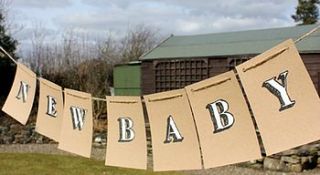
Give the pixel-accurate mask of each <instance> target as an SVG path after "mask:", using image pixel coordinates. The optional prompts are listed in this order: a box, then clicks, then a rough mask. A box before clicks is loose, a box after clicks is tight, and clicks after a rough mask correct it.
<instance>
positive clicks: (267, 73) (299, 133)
mask: <svg viewBox="0 0 320 175" xmlns="http://www.w3.org/2000/svg"><path fill="white" fill-rule="evenodd" d="M236 69H237V71H238V74H239V76H240V79H241V82H242V84H243V87H244V90H245V92H246V95H247V97H248V100H249V103H250V105H251V108H252V111H253V113H254V117H255V119H256V121H257V124H258V128H259V130H260V133H261V136H262V140H263V143H264V147H265V150H266V153H267V155H270V154H274V153H278V152H280V151H284V150H287V149H290V148H293V147H296V146H299V145H302V144H306V143H309V142H312V141H316V140H319V139H320V127H319V126H320V116H319V115H320V102H319V97H318V94H317V92H316V90H315V88H314V85H313V83H312V81H311V79H310V77H309V74H308V72H307V70H306V68H305V66H304V64H303V62H302V60H301V58H300V56H299V53H298V51H297V49H296V47H295V45H294V43H293V41H292V40H287V41H285V42H283V43H281V44H279V45H277V46H276V47H274V48H272V49H270V50H268V51H266V52H264V53H263V54H261V55H258V56H257V57H255V58H252V59H251V60H249V61H247V62H245V63H244V64H241V65H239V66H237V67H236Z"/></svg>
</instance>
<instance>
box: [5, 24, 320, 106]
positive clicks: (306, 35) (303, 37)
mask: <svg viewBox="0 0 320 175" xmlns="http://www.w3.org/2000/svg"><path fill="white" fill-rule="evenodd" d="M319 29H320V24H319V25H318V26H316V27H315V28H313V29H312V30H310V31H309V32H307V33H305V34H303V35H302V36H300V37H299V38H298V39H296V40H295V41H294V43H295V44H297V43H298V42H300V41H302V40H304V39H305V38H307V37H309V36H310V35H311V34H313V33H315V32H316V31H318V30H319ZM287 49H288V48H285V49H282V50H280V52H278V53H277V55H279V54H281V53H283V52H284V51H286V50H287ZM0 50H1V51H2V52H3V53H4V54H5V55H7V56H8V58H9V59H10V60H11V61H12V62H13V63H15V64H16V65H18V62H17V61H16V60H15V59H14V58H13V57H12V56H11V55H10V54H9V53H8V52H7V51H6V50H5V49H4V48H3V47H2V46H0ZM273 57H274V55H273ZM270 59H272V57H270V58H269V59H267V60H265V61H263V62H262V63H260V64H263V63H265V62H267V61H269V60H270ZM254 66H255V67H256V66H257V65H254ZM250 69H252V68H250ZM248 70H249V68H247V69H246V70H243V71H248ZM24 71H25V70H24ZM26 72H27V71H26ZM36 79H37V80H38V81H40V78H39V77H36ZM225 81H228V80H225ZM225 81H224V82H225ZM218 83H219V82H218ZM220 83H221V82H220ZM222 83H223V82H222ZM209 87H210V86H209ZM203 88H207V87H202V88H199V89H195V90H193V91H199V90H202V89H203ZM62 91H63V92H65V90H62ZM68 95H72V96H75V95H74V94H70V93H68ZM76 97H79V96H76ZM177 97H182V94H178V95H175V96H172V97H165V98H159V99H151V100H150V99H149V102H150V101H159V100H167V99H171V98H177ZM80 98H83V99H88V98H86V97H80ZM91 99H92V100H95V101H107V100H106V99H105V98H99V97H91Z"/></svg>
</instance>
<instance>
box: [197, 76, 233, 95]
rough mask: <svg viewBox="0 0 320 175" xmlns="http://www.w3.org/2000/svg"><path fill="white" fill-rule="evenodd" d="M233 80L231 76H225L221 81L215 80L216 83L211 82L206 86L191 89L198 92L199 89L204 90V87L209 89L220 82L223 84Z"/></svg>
mask: <svg viewBox="0 0 320 175" xmlns="http://www.w3.org/2000/svg"><path fill="white" fill-rule="evenodd" d="M229 80H231V78H225V79H223V80H220V81H217V82H214V83H211V84H208V85H206V86H203V87H200V88H196V89H191V91H192V92H197V91H201V90H204V89H208V88H210V87H213V86H217V85H219V84H222V83H225V82H227V81H229Z"/></svg>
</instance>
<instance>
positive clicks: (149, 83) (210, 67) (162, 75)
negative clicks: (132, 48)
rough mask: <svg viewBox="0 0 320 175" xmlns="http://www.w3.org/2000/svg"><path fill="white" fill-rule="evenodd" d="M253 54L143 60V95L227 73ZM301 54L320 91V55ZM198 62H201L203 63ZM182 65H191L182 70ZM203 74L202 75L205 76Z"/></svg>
mask: <svg viewBox="0 0 320 175" xmlns="http://www.w3.org/2000/svg"><path fill="white" fill-rule="evenodd" d="M250 57H253V56H250ZM250 57H235V59H232V58H231V59H230V58H226V57H210V58H193V59H192V58H188V59H179V60H173V59H172V60H170V59H166V60H150V61H143V62H142V64H141V72H142V76H141V87H142V94H143V95H146V94H151V93H156V92H162V91H167V90H173V89H178V88H183V87H184V86H186V85H189V84H192V83H194V82H197V81H201V80H204V79H206V78H209V77H213V76H216V75H219V74H221V73H224V72H227V71H229V70H231V69H232V68H233V67H234V66H235V65H237V64H241V63H242V62H244V61H245V60H246V59H249V58H250ZM301 57H302V59H303V62H304V63H305V65H306V68H307V70H308V72H309V74H310V77H311V78H312V81H313V83H314V85H315V88H316V89H317V91H318V93H319V92H320V54H302V55H301ZM195 60H197V61H195ZM199 60H202V61H203V62H204V63H206V65H205V66H204V65H203V63H199ZM198 64H201V66H199V65H198ZM182 65H184V66H189V67H186V69H183V70H181V67H182ZM188 69H190V70H188ZM199 71H201V72H199ZM204 72H205V74H204ZM168 74H169V75H170V76H171V78H169V77H170V76H169V77H168ZM199 74H201V76H200V75H199ZM180 81H183V82H180Z"/></svg>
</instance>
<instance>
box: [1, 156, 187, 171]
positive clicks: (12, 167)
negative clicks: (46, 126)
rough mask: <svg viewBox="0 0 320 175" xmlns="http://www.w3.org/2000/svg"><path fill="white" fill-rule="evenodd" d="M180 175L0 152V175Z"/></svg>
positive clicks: (57, 157)
mask: <svg viewBox="0 0 320 175" xmlns="http://www.w3.org/2000/svg"><path fill="white" fill-rule="evenodd" d="M17 174H19V175H24V174H25V175H27V174H28V175H29V174H32V175H34V174H41V175H64V174H66V175H131V174H132V175H140V174H141V175H142V174H143V175H169V174H170V175H182V174H181V173H178V172H166V173H155V172H152V171H150V170H148V171H144V170H133V169H125V168H116V167H107V166H105V165H104V161H97V160H92V159H87V158H82V157H75V156H65V155H48V154H35V153H0V175H17Z"/></svg>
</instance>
